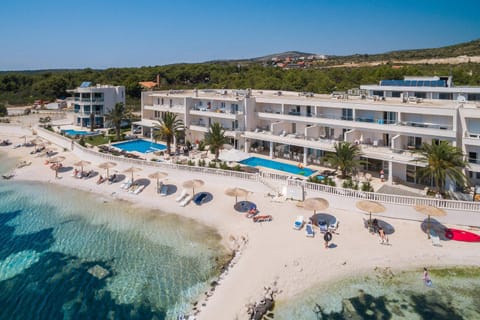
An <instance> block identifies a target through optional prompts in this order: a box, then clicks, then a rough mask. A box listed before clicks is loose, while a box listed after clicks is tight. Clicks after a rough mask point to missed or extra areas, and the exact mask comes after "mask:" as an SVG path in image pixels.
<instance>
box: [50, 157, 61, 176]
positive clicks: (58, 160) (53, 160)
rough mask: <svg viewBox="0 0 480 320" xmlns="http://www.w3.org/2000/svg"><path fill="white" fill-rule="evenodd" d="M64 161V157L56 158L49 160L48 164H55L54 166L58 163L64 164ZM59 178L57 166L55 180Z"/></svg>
mask: <svg viewBox="0 0 480 320" xmlns="http://www.w3.org/2000/svg"><path fill="white" fill-rule="evenodd" d="M63 160H65V157H63V156H56V157H53V158H50V159H49V160H48V162H50V163H53V164H56V163H60V162H62V161H63ZM57 177H58V166H55V178H57Z"/></svg>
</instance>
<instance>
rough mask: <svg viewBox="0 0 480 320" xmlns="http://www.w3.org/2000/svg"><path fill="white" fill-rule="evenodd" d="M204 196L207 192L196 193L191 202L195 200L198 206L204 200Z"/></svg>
mask: <svg viewBox="0 0 480 320" xmlns="http://www.w3.org/2000/svg"><path fill="white" fill-rule="evenodd" d="M206 197H207V194H206V193H205V192H202V193H200V194H199V195H197V196H196V197H195V199H193V202H195V204H196V205H197V206H199V205H201V204H202V202H203V201H204V200H205V198H206Z"/></svg>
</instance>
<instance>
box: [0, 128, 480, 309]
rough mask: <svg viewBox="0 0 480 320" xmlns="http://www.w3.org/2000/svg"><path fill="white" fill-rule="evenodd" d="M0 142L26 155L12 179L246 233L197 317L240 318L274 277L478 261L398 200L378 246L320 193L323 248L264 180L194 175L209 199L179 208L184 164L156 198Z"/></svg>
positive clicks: (286, 282)
mask: <svg viewBox="0 0 480 320" xmlns="http://www.w3.org/2000/svg"><path fill="white" fill-rule="evenodd" d="M0 136H1V134H0ZM9 138H10V139H11V140H13V142H14V144H15V143H18V142H19V141H20V139H19V137H17V138H13V137H12V136H9ZM22 142H23V141H22ZM2 150H3V151H6V153H7V156H8V157H12V156H13V157H16V158H17V159H18V160H20V159H22V158H24V157H27V158H28V159H29V161H32V164H31V165H30V166H28V167H25V168H22V169H16V170H15V171H16V176H15V177H14V178H13V179H14V180H23V181H39V182H42V183H54V184H57V185H61V186H65V187H68V188H71V189H79V190H83V191H87V192H92V193H95V194H99V195H101V196H102V197H105V198H106V199H112V200H126V201H128V203H129V204H130V205H131V206H133V207H136V206H138V207H142V208H146V209H159V210H161V211H162V212H165V213H172V214H176V215H180V216H183V217H187V218H191V219H193V220H195V221H196V222H199V223H202V224H205V225H207V226H210V227H213V228H214V229H215V230H217V232H218V233H219V234H220V236H221V238H222V240H221V242H222V245H223V246H224V247H225V248H227V249H228V250H233V249H234V245H233V248H232V241H231V240H230V237H231V236H232V237H234V238H236V239H241V237H244V238H245V239H248V243H247V244H245V245H244V246H243V247H242V250H241V252H240V254H239V255H236V256H235V258H234V259H232V261H233V260H235V259H237V260H236V262H235V264H234V266H233V267H231V268H228V273H227V274H225V275H224V274H223V272H222V273H221V274H220V276H219V279H220V278H221V279H220V281H218V282H219V285H216V286H215V290H214V294H213V295H212V296H210V297H208V299H207V302H206V305H205V306H201V304H202V303H200V302H199V305H200V306H201V309H200V312H199V313H198V315H197V318H198V319H212V318H218V317H220V318H225V319H232V318H235V317H238V318H240V319H243V318H245V317H246V308H245V305H246V304H249V303H251V302H252V301H259V298H261V296H262V294H263V288H264V287H265V286H269V285H270V284H271V283H273V282H274V281H276V282H277V283H278V285H277V287H278V289H279V293H278V295H277V297H276V299H277V300H278V301H282V300H287V299H289V298H291V297H294V296H296V295H298V294H300V293H302V292H304V291H305V290H308V289H310V288H313V287H317V286H320V285H322V284H323V283H326V282H329V281H335V280H337V279H344V278H347V277H349V276H351V275H355V274H357V273H358V272H363V273H366V272H371V271H372V270H373V268H374V267H379V268H384V267H392V268H393V267H394V269H395V270H405V269H411V268H412V266H414V267H415V268H418V267H423V266H428V267H433V266H459V265H461V266H475V265H478V264H479V263H480V253H479V252H478V250H474V248H476V247H475V245H477V244H475V243H462V242H457V241H442V247H439V248H436V247H433V246H432V244H431V241H428V240H427V239H426V236H425V234H424V233H423V231H422V230H421V228H420V227H419V224H420V223H419V222H418V221H410V219H409V218H406V217H403V219H399V218H401V216H403V215H404V214H408V215H412V216H413V215H414V214H415V213H413V212H412V210H406V209H405V207H400V206H393V205H387V207H388V209H389V211H392V216H394V217H395V218H393V217H392V219H390V218H389V217H388V216H386V217H383V216H382V218H381V219H382V220H384V221H388V223H390V224H393V225H394V226H395V232H394V233H393V234H392V235H389V237H390V243H391V244H392V245H391V246H382V245H379V244H378V240H377V238H376V237H374V236H372V235H370V234H368V232H366V230H365V229H363V225H361V224H362V218H363V217H364V216H365V215H364V214H362V213H359V212H358V210H356V209H355V208H354V203H353V201H345V199H342V198H338V199H337V198H335V197H327V198H328V200H329V202H330V208H329V209H328V210H326V212H328V213H329V214H332V215H334V216H336V217H337V218H338V219H339V221H340V226H339V229H338V233H337V234H334V238H333V244H334V246H333V247H331V248H330V249H324V248H323V239H321V236H319V235H320V234H319V233H318V234H317V235H316V236H315V238H313V239H311V238H307V237H306V236H305V231H304V230H303V229H302V230H300V231H297V230H293V228H292V225H293V221H294V219H295V217H296V216H297V215H303V216H304V217H306V218H308V217H309V216H310V215H311V212H307V211H305V210H303V209H301V208H298V207H297V206H296V202H292V201H286V202H282V203H277V202H272V201H271V199H270V198H267V197H265V194H267V192H268V191H269V190H268V188H266V187H265V186H260V185H258V184H257V185H255V184H253V183H250V182H248V181H239V180H233V179H232V180H231V181H230V180H228V182H227V183H226V181H225V178H223V179H222V178H221V177H211V176H201V178H202V179H204V180H205V182H206V183H205V185H204V186H203V187H202V188H201V191H207V192H210V193H211V194H212V195H213V200H212V201H210V202H208V203H205V204H203V205H202V206H196V205H195V204H193V203H191V204H189V205H188V206H186V207H183V208H182V207H179V206H178V204H177V203H176V202H175V198H176V197H177V195H178V194H179V192H180V191H181V186H180V185H181V181H184V180H188V179H191V178H192V177H191V175H190V176H189V175H188V174H186V173H183V172H175V171H173V170H170V171H169V172H168V173H169V176H168V177H167V182H168V184H175V185H177V186H178V188H177V190H176V192H175V194H172V195H168V196H167V197H162V198H161V197H160V196H159V195H158V194H156V192H155V190H153V189H154V187H153V185H154V182H153V183H152V185H150V186H147V188H145V189H144V191H143V192H142V193H140V194H139V195H131V194H128V193H125V192H123V191H122V190H120V189H119V183H116V184H113V185H106V184H102V185H97V184H95V178H92V179H89V180H83V179H82V180H80V179H75V178H73V177H71V170H70V171H67V172H61V173H59V175H60V176H61V179H55V178H54V173H53V171H52V170H50V168H49V167H48V166H45V165H44V164H43V161H44V160H45V158H40V157H39V158H37V157H32V156H31V155H30V154H29V151H30V149H28V148H25V147H21V148H18V149H12V148H1V149H0V151H2ZM59 154H60V155H62V156H65V157H66V160H65V161H64V165H65V167H72V169H73V166H72V164H73V163H74V162H76V161H78V160H80V159H78V157H76V155H75V154H74V153H73V152H70V151H68V152H64V151H60V152H59ZM100 162H103V161H102V160H98V161H96V162H92V165H91V166H89V168H92V169H94V170H97V171H98V172H99V173H103V171H102V170H100V169H98V167H97V166H96V165H98V164H99V163H100ZM125 168H126V166H122V165H119V166H118V168H117V167H116V168H115V169H118V170H117V171H119V172H122V171H123V170H124V169H125ZM87 170H88V169H87ZM153 170H154V169H153V168H144V171H141V172H138V173H136V177H142V178H143V177H145V176H146V175H148V173H149V172H150V171H153ZM227 184H229V185H228V187H231V186H234V185H233V184H238V186H244V187H245V188H247V189H249V190H251V191H253V194H252V195H251V196H249V198H248V200H249V201H252V202H254V203H256V204H257V207H258V208H259V210H260V212H261V213H260V214H272V215H273V218H274V220H273V221H272V222H265V223H258V224H255V223H252V222H251V221H250V220H249V219H247V218H245V217H244V215H243V214H239V213H237V212H235V210H234V209H233V208H232V205H233V203H234V201H233V198H231V197H227V196H225V195H224V189H225V187H227ZM235 186H237V185H235ZM347 202H351V203H347ZM452 214H453V213H452ZM464 215H468V217H467V218H466V219H468V220H469V221H471V223H469V225H474V226H479V225H480V217H478V216H474V213H465V214H463V215H459V217H463V216H464ZM417 217H418V218H417V219H419V220H422V218H424V217H423V216H421V215H420V214H418V215H417ZM452 219H453V218H452ZM237 256H238V258H237ZM207 286H208V285H207ZM200 298H201V297H200ZM200 298H199V301H200V300H201V299H200ZM192 303H193V302H192Z"/></svg>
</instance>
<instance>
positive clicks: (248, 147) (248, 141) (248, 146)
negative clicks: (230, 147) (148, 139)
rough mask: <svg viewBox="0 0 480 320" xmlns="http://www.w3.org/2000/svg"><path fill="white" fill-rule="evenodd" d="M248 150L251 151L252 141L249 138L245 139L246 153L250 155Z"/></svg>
mask: <svg viewBox="0 0 480 320" xmlns="http://www.w3.org/2000/svg"><path fill="white" fill-rule="evenodd" d="M248 149H250V140H248V138H245V150H244V151H245V152H247V153H248Z"/></svg>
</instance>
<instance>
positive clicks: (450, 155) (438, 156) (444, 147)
mask: <svg viewBox="0 0 480 320" xmlns="http://www.w3.org/2000/svg"><path fill="white" fill-rule="evenodd" d="M415 153H417V154H418V155H419V156H418V157H417V158H416V159H415V161H420V162H422V163H424V164H426V166H425V167H423V168H419V169H418V171H417V173H418V177H419V178H420V179H428V178H431V179H432V180H433V183H434V184H435V188H436V189H437V192H440V193H443V192H444V191H445V181H446V178H447V177H448V178H450V179H451V180H452V181H454V182H455V183H457V184H459V185H462V186H464V185H465V184H466V182H467V177H465V174H464V173H463V169H464V168H465V167H468V162H467V161H466V160H465V156H464V154H463V152H462V150H461V149H460V148H457V147H454V146H452V145H450V144H448V142H447V141H440V142H439V143H432V144H428V143H424V144H422V147H421V148H420V149H419V150H416V151H415Z"/></svg>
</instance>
